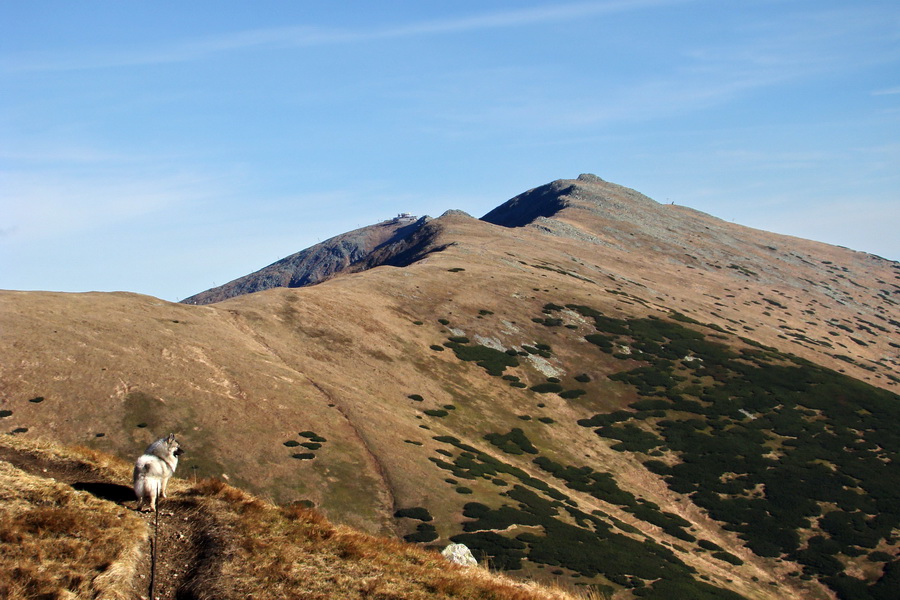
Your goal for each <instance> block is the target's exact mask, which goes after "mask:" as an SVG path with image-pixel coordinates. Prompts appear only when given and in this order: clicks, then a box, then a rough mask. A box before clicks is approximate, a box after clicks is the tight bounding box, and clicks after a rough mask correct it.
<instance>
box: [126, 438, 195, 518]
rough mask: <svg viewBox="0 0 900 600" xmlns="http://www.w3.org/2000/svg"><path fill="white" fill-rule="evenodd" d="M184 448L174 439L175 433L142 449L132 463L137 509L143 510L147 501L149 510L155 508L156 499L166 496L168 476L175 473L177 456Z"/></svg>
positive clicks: (182, 452)
mask: <svg viewBox="0 0 900 600" xmlns="http://www.w3.org/2000/svg"><path fill="white" fill-rule="evenodd" d="M182 454H184V450H182V449H181V447H180V446H179V445H178V442H177V441H176V440H175V434H174V433H170V434H169V435H168V436H167V437H164V438H159V439H158V440H156V441H155V442H153V443H152V444H150V445H149V446H147V449H146V450H145V451H144V454H143V455H141V457H140V458H138V459H137V462H135V463H134V493H135V495H136V496H137V498H138V504H137V509H138V510H143V509H144V503H149V505H150V510H152V511H155V510H156V501H157V499H159V498H165V497H166V487H167V486H168V485H169V477H171V476H172V475H173V474H174V473H175V468H176V467H177V466H178V457H179V456H180V455H182Z"/></svg>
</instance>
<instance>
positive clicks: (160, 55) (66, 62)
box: [0, 0, 697, 73]
mask: <svg viewBox="0 0 900 600" xmlns="http://www.w3.org/2000/svg"><path fill="white" fill-rule="evenodd" d="M696 1H697V0H610V1H607V2H583V3H574V4H562V5H558V6H549V7H546V6H544V7H535V8H526V9H518V10H507V11H496V12H489V13H482V14H476V15H471V16H465V17H450V18H445V19H438V20H427V21H420V22H414V23H407V24H402V25H397V26H388V27H383V28H374V29H359V30H354V29H335V28H327V27H318V26H291V27H276V28H265V29H253V30H246V31H239V32H235V33H229V34H224V35H220V36H214V37H207V38H204V39H198V40H187V41H180V42H171V43H165V44H160V45H156V46H152V47H144V48H103V49H96V50H86V51H84V52H82V53H80V54H75V55H68V56H64V57H62V56H58V55H41V54H37V55H35V54H30V55H19V56H11V57H6V58H5V59H3V60H0V69H2V70H3V71H5V72H8V73H15V72H30V71H71V70H85V69H103V68H112V67H127V66H140V65H152V64H165V63H177V62H188V61H194V60H202V59H206V58H210V57H213V56H216V55H219V54H223V53H227V52H235V51H240V50H246V49H252V48H273V47H274V48H277V47H309V46H325V45H339V44H352V43H361V42H368V41H377V40H388V39H399V38H405V37H416V36H423V35H440V34H453V33H464V32H471V31H478V30H487V29H505V28H513V27H524V26H529V25H535V24H541V23H551V22H565V21H571V20H575V19H585V18H595V17H599V16H603V15H610V14H616V13H624V12H633V11H639V10H646V9H651V8H657V7H661V6H668V5H677V4H686V3H690V2H696Z"/></svg>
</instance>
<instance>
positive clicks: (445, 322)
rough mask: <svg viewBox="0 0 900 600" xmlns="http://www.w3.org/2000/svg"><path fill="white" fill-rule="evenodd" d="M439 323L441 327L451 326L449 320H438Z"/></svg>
mask: <svg viewBox="0 0 900 600" xmlns="http://www.w3.org/2000/svg"><path fill="white" fill-rule="evenodd" d="M438 323H440V324H441V325H449V324H450V321H448V320H447V319H438Z"/></svg>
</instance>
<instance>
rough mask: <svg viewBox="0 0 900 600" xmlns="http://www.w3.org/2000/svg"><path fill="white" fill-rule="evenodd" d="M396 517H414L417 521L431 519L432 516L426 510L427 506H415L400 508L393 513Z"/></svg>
mask: <svg viewBox="0 0 900 600" xmlns="http://www.w3.org/2000/svg"><path fill="white" fill-rule="evenodd" d="M394 516H395V517H397V518H398V519H416V520H417V521H432V520H433V519H434V517H432V516H431V513H430V512H428V509H427V508H424V507H422V506H415V507H412V508H401V509H399V510H397V512H395V513H394Z"/></svg>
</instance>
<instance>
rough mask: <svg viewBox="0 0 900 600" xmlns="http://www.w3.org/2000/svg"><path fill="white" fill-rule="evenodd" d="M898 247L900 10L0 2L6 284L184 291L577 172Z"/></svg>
mask: <svg viewBox="0 0 900 600" xmlns="http://www.w3.org/2000/svg"><path fill="white" fill-rule="evenodd" d="M584 172H589V173H595V174H597V175H599V176H600V177H602V178H604V179H606V180H608V181H613V182H615V183H619V184H622V185H625V186H628V187H632V188H634V189H636V190H638V191H640V192H642V193H644V194H647V195H648V196H650V197H652V198H654V199H656V200H658V201H660V202H667V201H675V202H677V203H679V204H684V205H688V206H691V207H694V208H697V209H699V210H703V211H705V212H708V213H711V214H713V215H715V216H718V217H721V218H723V219H726V220H729V221H735V222H737V223H741V224H744V225H749V226H752V227H758V228H761V229H767V230H770V231H776V232H779V233H787V234H791V235H797V236H800V237H806V238H811V239H816V240H820V241H824V242H828V243H832V244H839V245H843V246H848V247H851V248H854V249H857V250H863V251H867V252H872V253H875V254H879V255H881V256H884V257H886V258H890V259H893V260H900V235H898V233H897V232H898V231H900V3H898V2H896V0H884V1H881V0H862V1H853V2H851V1H829V0H814V1H813V0H742V1H737V0H736V1H728V2H723V1H721V0H693V1H692V0H629V1H623V0H601V1H598V2H591V1H587V2H573V3H565V2H541V1H537V0H534V1H529V2H514V1H504V2H472V1H468V0H458V1H456V2H401V1H386V2H379V3H370V2H354V1H349V2H341V3H333V2H299V1H297V2H288V1H286V0H285V1H277V2H275V1H265V0H260V1H254V2H212V1H209V2H204V1H197V0H193V1H192V2H165V1H162V2H140V3H139V2H127V1H115V2H113V1H108V2H94V1H90V0H80V1H79V2H71V1H70V0H65V1H58V2H49V1H43V0H29V1H28V2H22V1H19V0H0V288H3V289H42V290H61V291H89V290H100V291H114V290H126V291H134V292H140V293H145V294H151V295H154V296H157V297H160V298H163V299H166V300H179V299H181V298H184V297H186V296H189V295H191V294H193V293H196V292H199V291H202V290H204V289H206V288H209V287H211V286H213V285H216V284H222V283H225V282H226V281H229V280H231V279H233V278H235V277H238V276H240V275H244V274H246V273H249V272H251V271H254V270H256V269H259V268H261V267H263V266H265V265H267V264H269V263H271V262H273V261H275V260H277V259H279V258H281V257H283V256H286V255H288V254H291V253H293V252H296V251H298V250H301V249H303V248H305V247H308V246H310V245H312V244H315V243H316V242H318V241H321V240H324V239H326V238H328V237H331V236H333V235H337V234H339V233H343V232H345V231H348V230H350V229H354V228H356V227H358V226H363V225H368V224H371V223H374V222H378V221H381V220H383V219H386V218H390V217H392V216H394V215H395V214H397V213H398V212H411V213H414V214H417V215H423V214H429V215H432V216H438V215H440V214H441V213H443V212H444V211H445V210H448V209H451V208H456V209H461V210H465V211H467V212H469V213H470V214H472V215H474V216H481V215H483V214H485V213H486V212H488V211H489V210H490V209H492V208H494V207H495V206H497V205H498V204H500V203H502V202H504V201H505V200H507V199H509V198H510V197H512V196H514V195H516V194H519V193H521V192H523V191H525V190H527V189H529V188H532V187H535V186H538V185H541V184H544V183H547V182H549V181H552V180H554V179H560V178H572V177H575V176H577V175H578V174H579V173H584Z"/></svg>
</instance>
